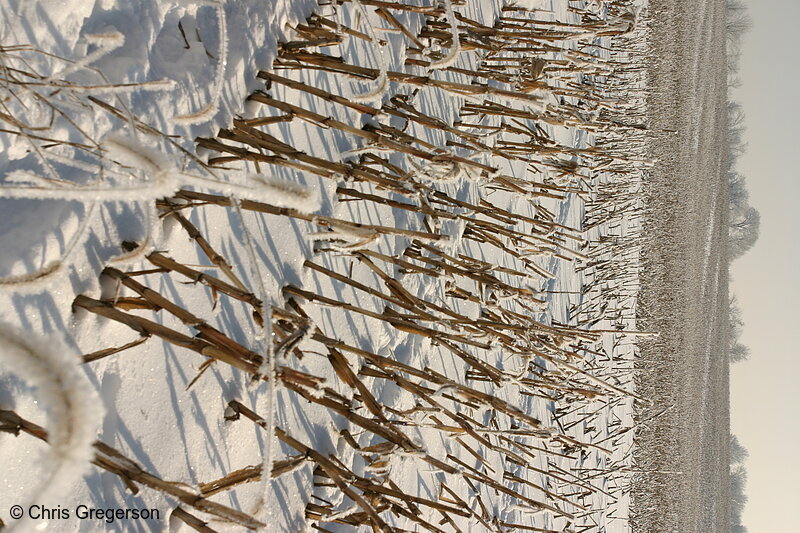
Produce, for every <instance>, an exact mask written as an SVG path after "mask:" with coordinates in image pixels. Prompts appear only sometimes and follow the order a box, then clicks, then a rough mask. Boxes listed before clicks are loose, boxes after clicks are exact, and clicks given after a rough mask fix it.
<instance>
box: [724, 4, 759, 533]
mask: <svg viewBox="0 0 800 533" xmlns="http://www.w3.org/2000/svg"><path fill="white" fill-rule="evenodd" d="M751 26H752V19H751V18H750V15H749V14H748V13H747V6H746V4H745V3H744V0H726V17H725V35H726V55H727V63H728V64H727V68H728V88H729V90H730V89H731V88H734V87H738V86H739V85H741V78H740V77H739V59H740V57H741V53H742V48H741V46H742V38H743V37H744V34H745V33H747V31H748V30H749V29H750V27H751ZM744 132H745V120H744V110H743V109H742V106H741V104H739V103H738V102H735V101H733V100H730V99H729V100H728V154H727V155H728V157H727V163H728V165H727V173H728V184H729V188H730V226H729V237H730V241H729V242H730V246H729V250H730V260H733V259H736V258H738V257H741V256H742V255H744V253H745V252H747V251H748V250H749V249H750V248H752V247H753V245H754V244H755V243H756V241H757V240H758V235H759V229H760V224H761V216H760V215H759V213H758V210H756V209H755V208H754V207H752V206H751V205H750V202H749V196H750V195H749V193H748V192H747V185H746V183H745V177H744V175H742V174H741V173H740V172H739V170H738V169H737V163H738V160H739V158H740V157H741V156H742V155H743V154H744V153H745V152H746V151H747V143H746V142H745V140H744ZM728 318H729V322H730V332H729V337H728V338H729V344H728V356H729V358H730V361H731V362H737V361H743V360H745V359H747V358H748V357H749V355H750V350H749V348H747V346H745V345H744V344H742V343H741V342H739V339H740V337H741V334H742V328H743V326H744V321H743V320H742V312H741V308H740V307H739V303H738V301H737V300H736V297H735V296H733V297H732V298H731V299H730V305H729V313H728ZM747 456H748V452H747V450H746V449H745V448H744V446H742V445H741V443H740V442H739V439H737V438H736V435H733V434H731V437H730V476H731V492H730V498H731V502H730V510H731V533H747V527H745V525H744V524H743V523H742V513H743V512H744V507H745V504H746V503H747V493H746V490H745V489H746V485H747V470H746V468H745V464H744V463H745V460H746V459H747Z"/></svg>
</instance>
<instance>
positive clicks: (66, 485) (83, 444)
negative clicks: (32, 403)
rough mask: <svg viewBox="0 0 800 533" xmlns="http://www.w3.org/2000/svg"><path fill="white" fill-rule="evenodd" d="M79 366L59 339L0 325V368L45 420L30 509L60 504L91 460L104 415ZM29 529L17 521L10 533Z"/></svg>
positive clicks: (27, 522) (92, 387)
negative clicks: (31, 391) (22, 386)
mask: <svg viewBox="0 0 800 533" xmlns="http://www.w3.org/2000/svg"><path fill="white" fill-rule="evenodd" d="M79 363H80V358H78V356H77V355H76V354H75V353H74V352H73V351H72V350H71V349H70V348H69V347H68V346H67V345H66V344H65V343H64V342H63V341H62V340H61V339H58V338H48V339H45V338H42V337H38V336H35V335H31V332H29V331H22V330H20V329H17V328H16V327H12V326H10V325H8V324H2V323H0V366H1V367H3V368H4V369H5V370H6V371H10V372H14V373H19V374H20V375H21V376H22V377H23V378H24V379H26V380H28V381H29V382H30V383H31V384H32V385H34V386H35V387H36V394H37V400H38V401H40V402H41V405H43V406H44V407H45V408H46V409H47V411H48V414H49V418H50V424H49V427H48V430H47V431H48V442H49V443H50V447H49V448H48V451H49V456H48V457H47V459H46V462H45V464H44V466H43V469H42V472H43V478H42V479H41V481H40V482H39V484H38V486H37V488H36V489H35V490H33V491H28V493H31V494H34V495H35V496H34V500H33V501H32V502H31V504H32V503H37V504H41V505H54V504H56V503H59V502H61V501H63V498H64V496H65V495H66V494H67V493H68V492H70V491H71V490H72V489H73V486H72V484H73V483H75V482H77V481H78V480H79V479H80V478H81V476H83V474H84V473H85V472H86V471H87V469H88V468H89V465H90V462H91V461H92V459H93V458H94V448H93V447H92V444H93V443H94V441H95V438H96V436H97V430H98V428H99V426H100V424H101V422H102V420H103V414H104V412H103V406H102V403H101V400H100V398H99V397H98V396H97V393H96V391H95V390H94V386H93V385H92V384H91V382H90V381H89V380H88V379H87V378H86V375H85V374H84V373H83V370H81V368H80V367H79ZM23 507H25V508H27V506H26V505H23ZM30 526H31V523H30V520H29V519H26V518H23V519H21V520H19V521H17V522H15V523H14V524H13V525H12V527H11V528H10V531H28V530H29V527H30Z"/></svg>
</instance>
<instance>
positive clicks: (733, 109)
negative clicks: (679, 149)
mask: <svg viewBox="0 0 800 533" xmlns="http://www.w3.org/2000/svg"><path fill="white" fill-rule="evenodd" d="M726 6H727V15H726V19H725V35H726V43H725V46H726V54H727V63H728V87H729V88H732V87H737V86H739V85H740V84H741V80H740V78H739V58H740V56H741V47H742V38H743V37H744V34H745V33H747V31H748V30H749V29H750V27H751V26H752V20H751V19H750V15H748V13H747V6H746V5H745V3H744V1H743V0H726ZM744 132H745V123H744V110H743V109H742V106H741V104H739V103H738V102H735V101H732V100H729V101H728V157H727V162H728V165H727V173H728V183H729V187H730V227H729V235H730V258H731V260H733V259H736V258H737V257H741V256H742V255H744V253H745V252H746V251H747V250H749V249H750V248H752V247H753V245H754V244H755V243H756V241H757V240H758V234H759V229H760V224H761V216H760V215H759V213H758V210H756V209H755V208H754V207H751V206H750V203H749V199H750V195H749V194H748V192H747V185H746V183H745V177H744V176H743V175H742V174H741V173H740V172H739V171H738V169H737V166H736V165H737V162H738V160H739V158H740V157H741V156H742V155H743V154H744V153H745V152H746V151H747V143H746V142H745V140H744Z"/></svg>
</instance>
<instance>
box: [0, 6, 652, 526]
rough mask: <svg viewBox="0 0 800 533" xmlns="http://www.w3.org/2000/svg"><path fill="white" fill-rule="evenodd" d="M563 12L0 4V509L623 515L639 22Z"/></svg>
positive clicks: (594, 520) (341, 520)
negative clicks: (0, 470) (0, 480)
mask: <svg viewBox="0 0 800 533" xmlns="http://www.w3.org/2000/svg"><path fill="white" fill-rule="evenodd" d="M578 4H579V3H577V2H572V3H571V4H570V3H568V2H567V1H566V0H528V1H525V2H522V1H520V2H517V4H516V5H511V4H504V3H503V2H500V1H496V2H495V1H492V2H490V1H486V0H480V1H478V0H463V1H461V2H456V1H453V2H452V3H451V2H450V1H445V2H438V3H437V2H434V3H431V2H422V1H415V2H412V1H410V0H407V1H403V2H384V1H378V0H360V1H359V0H351V1H347V2H332V3H322V4H321V5H320V4H317V3H316V2H311V1H289V0H270V1H268V2H256V1H255V0H241V1H235V2H234V1H229V2H224V1H221V0H220V1H213V0H197V1H192V0H185V1H167V0H140V1H137V2H129V3H125V2H114V1H110V0H104V1H97V2H82V1H74V2H55V1H40V2H15V1H12V0H0V13H2V26H0V36H2V51H0V60H2V63H1V64H0V68H1V70H2V86H1V87H0V101H1V102H2V108H0V121H2V123H3V125H2V130H0V154H2V155H3V157H2V158H0V212H2V213H3V215H4V216H3V217H2V218H0V250H2V252H3V253H2V254H1V255H0V325H2V328H0V372H1V373H0V430H2V432H0V454H1V457H2V463H3V464H4V467H3V469H2V474H0V478H2V483H0V520H2V521H3V522H4V523H5V524H6V525H7V526H8V527H10V528H11V529H12V530H15V531H27V530H29V528H31V527H35V526H42V527H47V528H49V529H50V530H53V531H98V530H111V531H163V530H168V531H189V530H191V529H196V530H199V531H228V530H230V531H239V530H243V529H260V530H263V531H315V530H319V531H357V530H359V531H360V530H363V531H509V532H510V531H574V532H582V531H598V532H600V531H603V532H609V533H610V532H623V531H628V530H629V524H628V518H629V514H630V495H629V489H630V486H629V484H630V479H631V472H632V471H634V470H635V468H634V465H633V464H632V457H633V454H632V453H631V448H632V446H633V435H634V432H633V431H631V429H632V428H633V427H634V424H633V405H634V402H635V401H636V398H637V397H636V392H635V391H634V390H633V386H632V385H633V377H632V368H633V359H634V356H635V354H636V347H635V345H634V342H635V340H636V338H637V337H638V336H640V335H641V333H640V332H638V331H637V327H636V324H635V320H634V317H635V313H636V301H637V294H638V288H639V262H638V258H639V249H640V245H641V240H640V239H641V237H640V234H639V230H640V221H639V216H640V215H641V207H642V202H641V194H640V193H641V191H640V187H641V173H642V172H643V170H644V169H646V168H647V166H648V165H649V163H648V161H647V160H646V157H645V156H644V155H643V154H644V140H643V135H642V133H641V123H640V120H641V116H642V113H643V106H644V95H643V91H642V88H643V85H642V84H643V81H642V80H643V74H642V66H641V63H640V62H641V59H642V57H643V53H642V50H643V47H644V46H645V45H646V43H645V40H644V36H645V31H646V29H645V28H642V27H640V26H635V25H634V20H635V17H634V16H633V15H632V13H633V11H631V9H632V7H633V6H632V5H629V4H630V2H626V1H612V2H597V1H595V2H586V3H585V5H578ZM455 21H457V28H458V31H454V30H453V26H454V25H455V24H456V22H455ZM534 21H535V22H534ZM81 356H82V357H81ZM639 401H640V405H643V406H645V407H646V410H648V409H649V411H648V412H651V414H652V416H659V415H660V414H661V409H662V406H659V405H651V403H650V402H649V401H648V400H647V399H642V398H639ZM40 426H42V427H40ZM43 428H46V430H47V433H44V429H43ZM45 437H46V438H48V439H49V443H47V444H46V443H44V442H43V439H44V438H45ZM95 439H97V440H96V441H95V442H94V444H92V442H93V441H94V440H95ZM265 470H266V471H269V472H270V473H271V475H270V476H263V475H262V472H263V471H265ZM34 504H35V505H41V506H44V507H46V508H47V509H49V511H50V512H48V513H44V514H43V513H42V511H41V509H40V508H38V507H36V508H34V507H31V505H34ZM13 505H21V506H22V508H23V510H24V515H25V516H24V517H23V518H22V519H20V520H17V519H16V517H14V516H13V514H12V506H13ZM81 505H83V506H86V507H88V508H98V509H123V510H125V509H128V510H133V509H140V510H141V509H154V510H157V511H158V513H157V514H158V516H152V517H150V518H147V519H144V518H131V517H130V516H128V517H126V518H120V519H115V520H102V519H98V518H93V519H90V518H82V517H81V516H82V515H80V512H79V511H78V509H79V508H80V509H83V508H81V507H79V506H81ZM45 515H47V516H45ZM43 518H46V520H44V519H43Z"/></svg>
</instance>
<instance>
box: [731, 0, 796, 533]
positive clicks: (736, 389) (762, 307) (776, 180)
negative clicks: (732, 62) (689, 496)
mask: <svg viewBox="0 0 800 533" xmlns="http://www.w3.org/2000/svg"><path fill="white" fill-rule="evenodd" d="M747 2H748V7H749V12H750V14H751V16H752V18H753V23H754V24H753V29H752V30H751V31H750V33H749V34H748V35H747V36H746V37H745V42H744V55H743V57H742V62H741V77H742V81H743V85H742V87H741V88H739V89H737V90H736V91H735V92H734V93H733V98H734V99H736V100H739V101H740V102H741V103H742V104H743V106H744V109H745V113H746V114H747V122H746V123H747V136H746V138H747V142H748V145H749V149H748V151H747V154H746V155H745V156H744V157H743V158H742V159H741V161H740V170H741V171H742V173H743V174H744V175H745V176H747V184H748V190H749V191H750V202H751V204H752V205H753V206H754V207H756V208H757V209H758V210H759V211H760V212H761V237H760V239H759V241H758V242H757V243H756V245H755V247H754V248H753V249H752V250H750V252H748V253H747V255H745V256H744V257H743V258H741V259H739V260H737V261H735V262H734V265H733V269H732V274H733V282H732V285H731V289H732V291H733V292H734V294H736V295H737V296H738V298H739V300H740V302H741V305H742V308H743V316H744V321H745V328H744V334H743V335H742V342H743V343H744V344H746V345H747V346H749V347H750V348H751V352H752V353H751V356H750V360H749V361H745V362H743V363H737V364H735V365H734V366H733V368H732V372H731V416H732V426H733V427H732V431H733V432H734V433H735V434H736V435H738V436H739V439H740V441H741V442H742V444H743V445H744V446H745V447H746V448H747V449H748V450H749V451H750V459H749V461H748V463H747V471H748V485H747V494H748V497H749V501H748V504H747V507H746V509H745V513H744V519H743V522H744V525H745V526H747V528H748V530H749V531H750V532H751V533H765V532H773V531H798V529H797V528H798V525H797V509H798V502H799V501H800V483H798V482H797V479H798V476H799V475H800V466H798V461H797V458H796V457H794V454H795V453H796V452H797V450H798V445H797V443H798V442H800V440H798V439H800V380H798V378H800V349H799V348H798V347H800V324H798V320H797V318H798V316H797V308H796V303H797V302H800V283H799V282H798V275H800V237H799V236H798V235H799V234H800V208H798V206H797V205H795V202H796V201H797V199H798V198H800V196H798V195H800V135H798V134H797V133H796V132H797V131H798V130H797V128H798V124H800V111H799V110H798V109H799V108H798V106H797V97H798V94H800V88H798V84H797V82H798V80H800V76H798V74H797V67H798V66H800V64H799V63H798V61H797V41H796V38H797V35H798V29H797V21H798V20H800V2H797V1H795V0H791V1H787V0H747ZM792 524H794V525H792Z"/></svg>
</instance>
